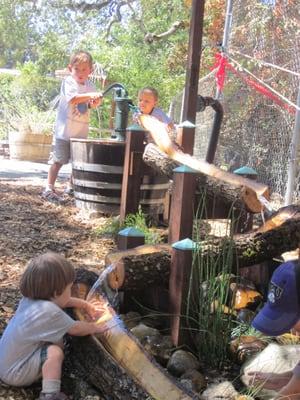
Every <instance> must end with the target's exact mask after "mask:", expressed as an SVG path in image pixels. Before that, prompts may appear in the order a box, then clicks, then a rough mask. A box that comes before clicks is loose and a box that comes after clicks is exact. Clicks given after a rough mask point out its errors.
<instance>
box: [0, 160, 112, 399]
mask: <svg viewBox="0 0 300 400" xmlns="http://www.w3.org/2000/svg"><path fill="white" fill-rule="evenodd" d="M0 162H1V160H0ZM41 190H42V187H41V186H40V185H39V184H36V183H35V181H34V180H22V179H19V180H17V179H14V180H0V221H1V229H0V335H1V334H2V332H3V330H4V328H5V326H6V324H7V322H8V320H9V319H10V318H11V316H12V315H13V313H14V310H15V309H16V306H17V304H18V301H19V299H20V293H19V289H18V284H19V278H20V275H21V274H22V272H23V271H24V268H25V266H26V264H27V263H28V261H29V260H30V259H31V258H32V257H34V256H36V255H37V254H39V253H43V252H46V251H55V252H58V253H61V254H64V255H65V256H66V257H67V258H68V259H69V260H71V261H72V262H73V263H74V265H75V266H78V267H81V266H84V267H85V268H88V269H91V270H93V271H95V272H97V273H99V272H101V270H103V267H104V257H105V255H106V254H107V253H108V252H109V251H110V250H111V249H113V248H114V242H113V240H112V239H111V238H107V237H106V238H105V237H102V238H101V237H97V236H96V235H95V228H96V227H99V226H101V225H102V224H104V223H105V222H106V221H107V218H104V217H102V218H98V219H88V218H86V217H84V216H83V215H82V213H80V212H79V210H78V209H76V208H75V206H74V204H73V201H72V200H70V201H68V202H67V204H65V205H63V206H60V205H54V204H52V203H49V202H46V201H44V200H43V199H42V198H41V197H40V193H41ZM66 369H67V372H65V373H64V376H63V380H62V385H63V389H64V391H65V392H66V393H67V394H68V395H69V396H70V398H72V399H74V400H77V399H78V400H79V399H90V400H97V399H101V396H100V394H99V393H97V392H96V391H94V390H93V389H92V388H90V387H89V385H88V384H86V382H84V380H81V379H80V378H78V376H77V372H76V371H75V372H74V371H73V370H72V367H70V366H68V368H66ZM79 381H80V382H81V387H80V388H78V382H79ZM82 386H85V387H82ZM40 389H41V383H40V382H38V383H37V384H35V385H33V386H32V387H30V388H26V389H23V388H22V389H15V388H11V387H8V386H6V385H4V384H1V382H0V400H3V399H9V400H21V399H24V400H25V399H26V400H32V399H36V398H37V397H38V395H39V391H40ZM83 393H84V394H83Z"/></svg>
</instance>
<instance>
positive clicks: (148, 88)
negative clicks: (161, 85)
mask: <svg viewBox="0 0 300 400" xmlns="http://www.w3.org/2000/svg"><path fill="white" fill-rule="evenodd" d="M143 93H151V94H152V95H153V97H154V98H155V100H158V91H157V90H156V89H155V88H153V87H151V86H145V87H144V88H142V89H140V90H139V93H138V95H139V96H140V95H141V94H143Z"/></svg>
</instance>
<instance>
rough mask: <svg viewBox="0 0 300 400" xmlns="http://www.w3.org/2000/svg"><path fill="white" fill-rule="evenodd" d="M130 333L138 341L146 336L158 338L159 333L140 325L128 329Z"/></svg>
mask: <svg viewBox="0 0 300 400" xmlns="http://www.w3.org/2000/svg"><path fill="white" fill-rule="evenodd" d="M130 332H131V333H132V334H133V335H134V336H135V337H136V338H137V339H139V340H143V339H144V338H146V337H147V336H159V335H160V333H159V331H158V330H157V329H154V328H150V327H149V326H147V325H144V324H142V323H140V324H138V325H137V326H135V327H134V328H132V329H130Z"/></svg>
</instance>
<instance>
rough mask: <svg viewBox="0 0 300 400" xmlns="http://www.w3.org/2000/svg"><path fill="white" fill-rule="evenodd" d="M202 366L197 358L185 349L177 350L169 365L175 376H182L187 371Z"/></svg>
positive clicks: (169, 369) (168, 367)
mask: <svg viewBox="0 0 300 400" xmlns="http://www.w3.org/2000/svg"><path fill="white" fill-rule="evenodd" d="M199 368H200V363H199V361H198V360H197V358H196V357H195V356H194V355H193V354H192V353H190V352H187V351H184V350H177V351H175V352H174V353H173V354H172V356H171V358H170V360H169V362H168V365H167V369H168V371H169V372H170V373H171V374H172V375H174V376H181V375H182V374H184V373H185V372H187V371H189V370H191V369H196V370H198V369H199Z"/></svg>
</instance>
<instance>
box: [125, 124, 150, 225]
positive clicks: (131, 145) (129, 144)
mask: <svg viewBox="0 0 300 400" xmlns="http://www.w3.org/2000/svg"><path fill="white" fill-rule="evenodd" d="M144 135H145V131H144V129H143V128H141V127H140V126H138V125H133V126H131V127H129V128H128V129H127V131H126V147H125V160H124V169H123V180H122V194H121V206H120V221H124V219H125V217H126V215H127V214H135V213H137V211H138V207H139V201H140V185H141V178H142V174H143V168H142V165H143V160H142V156H143V151H144Z"/></svg>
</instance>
